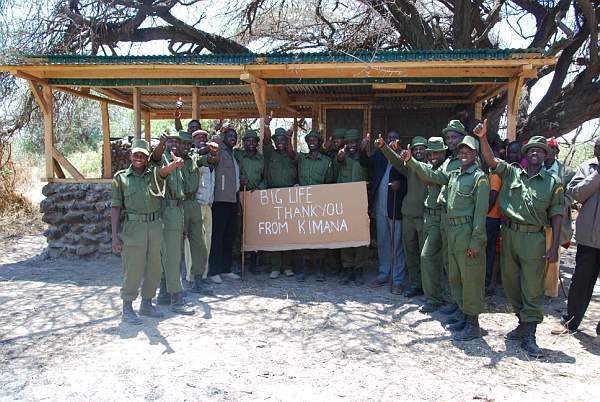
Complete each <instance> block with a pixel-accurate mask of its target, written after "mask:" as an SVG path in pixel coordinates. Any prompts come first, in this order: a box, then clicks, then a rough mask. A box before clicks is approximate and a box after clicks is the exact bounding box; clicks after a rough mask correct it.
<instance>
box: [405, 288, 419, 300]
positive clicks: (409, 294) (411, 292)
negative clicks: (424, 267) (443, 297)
mask: <svg viewBox="0 0 600 402" xmlns="http://www.w3.org/2000/svg"><path fill="white" fill-rule="evenodd" d="M422 294H423V289H421V288H413V287H410V288H408V289H406V290H405V291H404V297H406V298H407V299H412V298H413V297H415V296H419V295H422Z"/></svg>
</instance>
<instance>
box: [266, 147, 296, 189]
mask: <svg viewBox="0 0 600 402" xmlns="http://www.w3.org/2000/svg"><path fill="white" fill-rule="evenodd" d="M263 156H264V158H265V170H266V172H267V173H266V176H267V185H268V187H269V188H281V187H292V186H294V185H295V184H296V183H298V163H297V161H296V160H294V159H293V158H291V157H290V156H289V155H288V153H287V151H284V152H277V150H276V149H275V148H274V147H273V145H271V144H263Z"/></svg>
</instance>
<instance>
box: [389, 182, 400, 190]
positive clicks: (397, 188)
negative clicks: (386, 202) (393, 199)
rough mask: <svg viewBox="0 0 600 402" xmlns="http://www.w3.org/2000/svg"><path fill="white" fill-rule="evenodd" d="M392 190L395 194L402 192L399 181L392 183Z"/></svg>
mask: <svg viewBox="0 0 600 402" xmlns="http://www.w3.org/2000/svg"><path fill="white" fill-rule="evenodd" d="M390 188H391V189H392V191H394V192H396V191H398V190H400V182H399V181H398V180H394V181H393V182H391V183H390Z"/></svg>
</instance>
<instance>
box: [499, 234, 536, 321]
mask: <svg viewBox="0 0 600 402" xmlns="http://www.w3.org/2000/svg"><path fill="white" fill-rule="evenodd" d="M501 235H502V251H501V254H500V255H501V259H500V268H501V275H502V286H503V287H504V293H505V294H506V298H507V299H508V301H509V302H510V304H511V305H512V307H513V309H514V311H515V313H519V315H520V316H521V321H523V322H531V323H541V322H542V320H543V319H544V276H545V267H546V261H545V260H544V257H543V256H544V255H545V254H546V238H545V236H544V233H543V232H538V233H524V232H518V231H516V230H512V229H510V228H508V227H506V226H503V227H502V229H501Z"/></svg>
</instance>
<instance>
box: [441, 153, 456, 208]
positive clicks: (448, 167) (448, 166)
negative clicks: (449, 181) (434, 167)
mask: <svg viewBox="0 0 600 402" xmlns="http://www.w3.org/2000/svg"><path fill="white" fill-rule="evenodd" d="M456 169H460V161H459V160H458V158H457V157H456V156H454V155H452V156H450V157H448V158H446V160H445V161H444V163H442V166H440V167H439V169H438V170H440V171H442V172H445V173H450V172H451V171H453V170H456ZM447 200H448V186H446V185H443V186H442V187H441V188H440V192H439V195H438V199H437V202H438V205H439V206H441V207H445V206H446V204H447Z"/></svg>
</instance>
